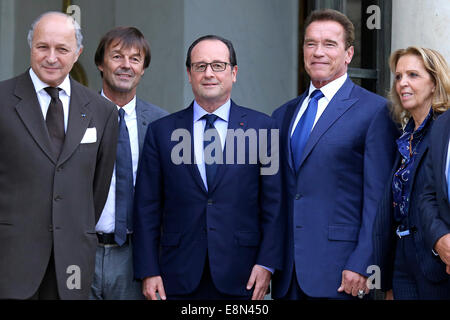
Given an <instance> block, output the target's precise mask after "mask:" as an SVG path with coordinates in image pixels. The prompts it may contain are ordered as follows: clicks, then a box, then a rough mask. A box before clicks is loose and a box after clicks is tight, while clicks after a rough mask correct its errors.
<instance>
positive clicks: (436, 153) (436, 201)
mask: <svg viewBox="0 0 450 320" xmlns="http://www.w3.org/2000/svg"><path fill="white" fill-rule="evenodd" d="M449 140H450V112H449V111H447V112H445V113H444V114H442V115H441V116H440V117H439V119H438V120H436V122H435V124H434V126H433V129H432V130H431V138H430V141H431V142H430V149H429V153H428V156H427V159H426V162H425V170H426V171H425V174H426V181H425V185H424V191H423V195H422V201H421V203H422V204H421V212H422V215H421V218H422V225H423V229H424V238H425V242H426V243H427V245H428V247H429V248H430V250H433V252H434V254H435V255H438V256H439V258H441V260H442V261H443V262H444V263H445V264H446V265H447V267H446V272H447V273H448V274H450V204H449V198H450V187H449V185H450V183H449V181H450V169H449V168H450V151H449V148H450V144H449Z"/></svg>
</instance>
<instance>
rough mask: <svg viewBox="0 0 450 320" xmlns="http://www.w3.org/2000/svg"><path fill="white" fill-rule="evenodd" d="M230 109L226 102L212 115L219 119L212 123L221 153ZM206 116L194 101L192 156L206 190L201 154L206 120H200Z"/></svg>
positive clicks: (203, 162)
mask: <svg viewBox="0 0 450 320" xmlns="http://www.w3.org/2000/svg"><path fill="white" fill-rule="evenodd" d="M230 108H231V101H230V100H228V101H227V102H225V104H223V105H222V106H220V107H219V108H218V109H217V110H216V111H214V112H213V113H212V114H215V115H216V116H218V117H219V118H217V120H216V121H215V122H214V127H216V129H217V132H218V133H219V136H220V143H221V145H222V151H223V149H224V146H225V139H226V137H227V130H228V119H229V117H230ZM205 114H208V112H207V111H206V110H205V109H203V108H202V107H200V106H199V105H198V104H197V102H196V101H194V126H193V128H194V129H193V130H194V154H195V163H196V164H197V167H198V171H199V172H200V176H201V177H202V180H203V184H204V185H205V188H206V190H208V183H207V181H206V169H205V160H204V159H205V157H204V153H203V146H204V144H203V135H204V132H205V126H206V119H202V117H203V116H204V115H205Z"/></svg>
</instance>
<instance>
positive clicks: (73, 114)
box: [58, 79, 98, 164]
mask: <svg viewBox="0 0 450 320" xmlns="http://www.w3.org/2000/svg"><path fill="white" fill-rule="evenodd" d="M70 85H71V97H70V103H69V121H68V124H67V132H66V138H65V140H64V146H63V149H62V151H61V155H60V157H59V159H58V163H59V164H62V163H64V162H65V161H67V159H68V158H69V157H70V156H71V155H72V153H73V152H74V151H75V149H76V148H77V147H78V146H79V144H80V142H81V140H82V139H83V136H84V134H85V132H86V129H87V128H88V126H89V122H90V120H91V117H92V114H91V113H90V110H89V108H88V104H89V100H88V98H87V97H86V96H85V95H83V94H82V92H81V88H80V87H79V86H80V85H79V84H77V83H76V82H74V81H73V80H72V79H70ZM97 139H98V136H97Z"/></svg>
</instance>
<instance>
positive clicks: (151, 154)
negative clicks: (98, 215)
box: [133, 102, 282, 298]
mask: <svg viewBox="0 0 450 320" xmlns="http://www.w3.org/2000/svg"><path fill="white" fill-rule="evenodd" d="M192 127H193V106H192V105H191V106H190V107H189V108H187V109H185V110H182V111H179V112H177V113H174V114H172V115H170V116H168V117H165V118H163V119H161V120H158V121H156V122H154V123H152V124H151V125H150V126H149V129H148V131H147V136H146V139H145V143H144V149H143V154H142V158H141V163H140V168H139V172H138V177H137V182H136V195H135V215H134V248H133V249H134V270H135V277H136V278H140V279H142V278H145V277H149V276H155V275H161V276H162V278H163V282H164V287H165V290H166V293H167V294H169V295H181V294H189V293H191V292H192V291H193V290H195V289H196V287H197V285H198V284H199V282H200V279H201V276H202V271H203V267H204V265H205V261H206V257H207V256H208V258H209V264H210V269H211V276H212V279H213V281H214V284H215V286H216V287H217V289H218V290H219V291H221V292H222V293H225V294H230V295H241V296H244V295H248V294H249V292H248V291H247V290H246V289H245V287H246V284H247V281H248V278H249V277H250V273H251V270H252V268H253V266H254V265H255V264H261V265H264V266H267V267H272V268H275V269H279V268H280V267H281V260H282V259H281V255H282V243H281V242H279V241H275V239H277V238H278V236H279V234H280V233H282V227H281V219H280V218H279V213H280V198H281V192H280V188H281V181H280V174H279V172H277V174H275V175H270V176H269V175H268V176H263V175H260V169H261V167H262V164H261V162H259V161H258V163H256V164H225V165H221V166H220V167H219V169H218V171H217V173H216V176H215V180H214V183H213V187H212V188H211V190H210V191H209V192H207V191H206V189H205V187H204V184H203V181H202V179H201V176H200V173H199V171H198V169H197V164H195V163H194V162H193V161H191V164H180V165H176V164H174V163H173V162H172V159H171V153H172V149H173V148H174V146H175V145H177V144H178V143H179V141H172V140H171V135H172V133H173V132H174V130H176V129H186V130H187V131H188V132H189V133H190V138H189V140H190V142H191V150H190V151H191V156H190V157H189V158H191V159H192V158H193V156H194V151H193V141H192V138H193V135H192V132H193V131H192ZM238 128H241V129H243V130H247V129H249V128H254V129H272V128H275V126H274V121H273V119H271V118H270V117H268V116H267V115H264V114H262V113H259V112H256V111H253V110H250V109H247V108H243V107H240V106H237V105H236V104H234V103H233V102H232V103H231V109H230V118H229V124H228V129H238ZM226 143H228V141H227V142H226ZM236 147H237V146H236V143H235V149H236ZM247 151H248V150H247ZM185 152H189V150H187V151H186V150H185ZM235 159H236V153H235ZM235 163H236V162H235ZM247 163H248V162H247ZM205 298H207V297H205Z"/></svg>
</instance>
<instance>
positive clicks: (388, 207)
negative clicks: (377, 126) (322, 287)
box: [373, 119, 447, 291]
mask: <svg viewBox="0 0 450 320" xmlns="http://www.w3.org/2000/svg"><path fill="white" fill-rule="evenodd" d="M430 121H433V120H432V119H430ZM432 125H433V123H430V127H429V128H428V132H426V133H425V135H424V137H423V138H422V141H421V143H420V144H419V146H418V148H417V150H416V152H417V159H416V160H415V163H414V167H413V168H412V171H411V182H410V183H411V195H410V199H411V200H410V201H411V202H410V207H409V213H408V217H407V224H408V226H409V227H410V228H413V227H414V228H415V232H414V233H413V234H412V235H411V236H412V237H413V239H414V244H415V247H416V251H413V252H409V254H410V255H411V256H413V257H415V261H417V264H418V265H419V267H418V268H419V269H420V270H421V271H422V273H423V275H424V276H425V277H426V278H427V279H428V280H430V281H432V282H437V281H441V280H443V279H446V278H447V275H446V273H445V264H443V263H442V261H440V259H439V258H438V257H436V256H434V255H433V254H432V252H431V250H430V249H429V248H428V247H427V246H426V245H425V241H424V238H423V228H422V225H421V220H420V216H421V214H420V204H421V199H420V196H421V193H422V191H423V186H424V183H425V178H426V174H425V170H424V169H425V166H424V162H425V158H426V154H427V153H428V145H429V143H430V131H429V130H431V128H432ZM401 160H402V157H401V155H400V153H399V152H397V158H396V160H395V164H394V167H393V169H392V172H391V175H390V178H389V180H388V183H387V185H386V188H385V192H384V196H383V199H382V201H381V202H380V206H379V208H378V212H377V217H376V219H375V223H374V232H373V236H374V239H373V243H374V259H375V264H376V265H378V266H380V269H381V289H382V290H383V291H387V290H390V289H392V274H393V268H394V258H395V248H396V242H397V240H398V237H397V236H396V235H395V230H396V225H397V224H398V223H397V222H396V221H395V220H394V208H393V205H392V203H393V197H392V179H393V177H394V174H395V172H396V171H397V170H398V168H399V167H400V164H401ZM411 270H413V269H411Z"/></svg>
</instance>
